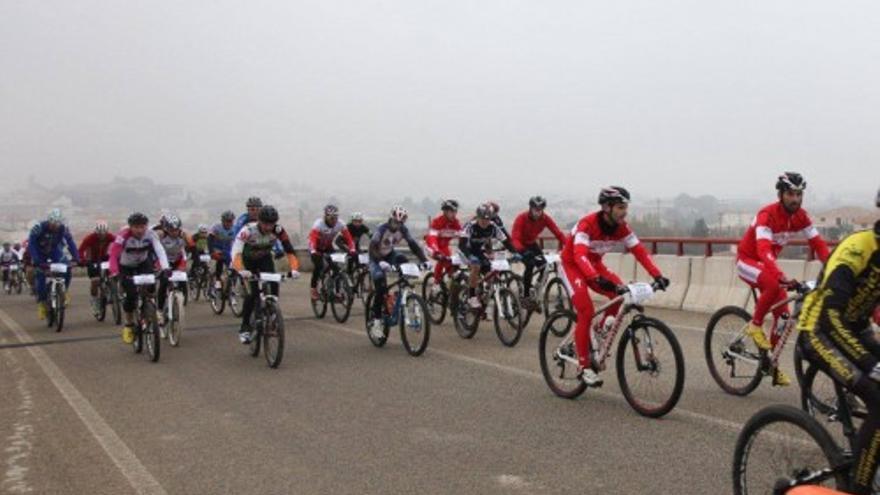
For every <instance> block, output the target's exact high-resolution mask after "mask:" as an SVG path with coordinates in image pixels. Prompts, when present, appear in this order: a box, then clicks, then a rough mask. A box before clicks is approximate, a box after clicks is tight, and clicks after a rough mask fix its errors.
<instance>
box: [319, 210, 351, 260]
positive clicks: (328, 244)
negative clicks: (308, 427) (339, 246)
mask: <svg viewBox="0 0 880 495" xmlns="http://www.w3.org/2000/svg"><path fill="white" fill-rule="evenodd" d="M338 235H341V236H342V238H343V239H344V240H345V245H346V246H348V251H349V252H351V253H353V252H354V251H355V247H354V239H352V237H351V232H349V231H348V229H347V228H346V227H345V224H344V223H342V222H339V221H337V222H336V223H335V224H334V225H333V226H332V227H331V226H329V225H327V222H325V221H324V219H323V218H319V219H318V220H317V221H316V222H315V224H314V225H313V226H312V230H311V232H309V252H310V253H312V254H314V253H326V252H329V251H333V240H334V239H336V236H338Z"/></svg>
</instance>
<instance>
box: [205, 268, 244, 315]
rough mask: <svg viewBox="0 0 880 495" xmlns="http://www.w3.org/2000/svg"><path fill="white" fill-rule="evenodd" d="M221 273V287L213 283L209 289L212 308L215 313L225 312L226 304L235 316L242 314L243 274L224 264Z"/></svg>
mask: <svg viewBox="0 0 880 495" xmlns="http://www.w3.org/2000/svg"><path fill="white" fill-rule="evenodd" d="M222 270H223V271H222V272H221V273H220V288H219V289H218V288H217V287H216V284H215V283H212V284H211V286H210V288H209V289H208V299H210V301H211V310H212V311H214V314H217V315H220V314H223V310H224V309H226V304H227V303H228V304H229V309H230V310H231V311H232V314H233V315H235V316H241V310H242V301H243V300H244V291H245V288H244V283H243V282H242V280H241V276H240V275H239V274H238V273H237V272H235V271H234V270H230V269H229V267H227V266H226V265H223V268H222Z"/></svg>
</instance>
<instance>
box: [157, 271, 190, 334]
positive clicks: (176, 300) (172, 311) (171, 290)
mask: <svg viewBox="0 0 880 495" xmlns="http://www.w3.org/2000/svg"><path fill="white" fill-rule="evenodd" d="M187 279H188V276H187V274H186V272H184V271H174V272H171V276H170V277H168V287H167V289H166V293H167V296H166V297H165V307H164V308H162V314H163V316H164V320H165V324H164V325H162V326H160V330H161V334H162V337H163V338H166V337H167V338H168V343H169V344H171V347H177V346H179V345H180V338H181V336H182V335H183V328H184V314H185V311H184V309H183V308H184V306H185V305H184V302H183V301H184V293H185V292H186V282H187ZM181 284H182V285H183V286H184V289H183V290H181V288H180V285H181Z"/></svg>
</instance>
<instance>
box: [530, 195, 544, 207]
mask: <svg viewBox="0 0 880 495" xmlns="http://www.w3.org/2000/svg"><path fill="white" fill-rule="evenodd" d="M546 207H547V200H546V199H544V197H543V196H532V197H531V198H529V208H537V209H539V210H543V209H544V208H546Z"/></svg>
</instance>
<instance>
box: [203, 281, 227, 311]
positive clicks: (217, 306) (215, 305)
mask: <svg viewBox="0 0 880 495" xmlns="http://www.w3.org/2000/svg"><path fill="white" fill-rule="evenodd" d="M224 294H225V291H224V290H223V288H222V287H221V288H220V289H217V288H216V287H211V288H210V289H209V290H208V291H207V292H206V294H205V297H207V298H208V299H210V301H211V311H213V312H214V314H215V315H222V314H223V310H224V309H226V297H224Z"/></svg>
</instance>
